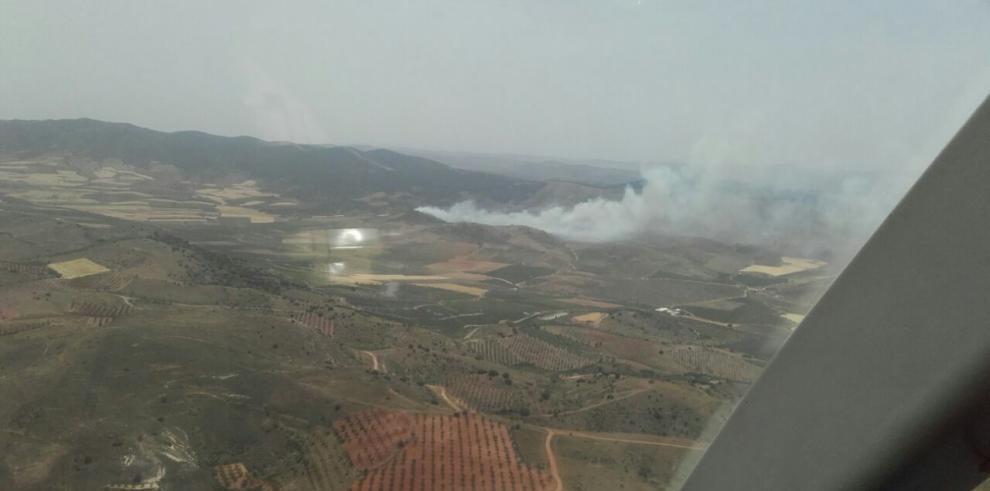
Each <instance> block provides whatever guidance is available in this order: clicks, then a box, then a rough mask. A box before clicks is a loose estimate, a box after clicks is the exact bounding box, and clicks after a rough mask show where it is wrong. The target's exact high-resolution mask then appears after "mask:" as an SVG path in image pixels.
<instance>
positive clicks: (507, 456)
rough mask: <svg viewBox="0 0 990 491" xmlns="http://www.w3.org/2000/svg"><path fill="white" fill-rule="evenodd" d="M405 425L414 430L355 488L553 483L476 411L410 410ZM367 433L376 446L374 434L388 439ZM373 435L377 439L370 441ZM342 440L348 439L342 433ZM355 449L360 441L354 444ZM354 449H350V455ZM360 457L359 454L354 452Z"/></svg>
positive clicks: (540, 486)
mask: <svg viewBox="0 0 990 491" xmlns="http://www.w3.org/2000/svg"><path fill="white" fill-rule="evenodd" d="M411 419H412V421H411V423H412V424H411V425H410V426H409V428H408V429H409V431H410V432H411V433H412V434H414V435H415V437H414V438H411V439H410V440H409V441H407V442H405V443H404V444H403V445H402V446H401V448H399V447H398V446H396V449H397V450H398V451H397V453H396V454H395V455H394V456H392V458H391V459H389V460H388V461H386V462H383V463H381V464H380V466H379V467H377V468H376V469H375V470H373V471H371V472H369V473H367V474H366V475H365V476H364V478H362V479H361V480H360V481H359V482H357V483H355V484H354V486H353V487H352V489H355V490H386V489H397V490H414V489H482V490H500V489H519V490H525V491H533V490H551V489H555V488H556V483H555V481H554V478H553V477H552V476H551V475H549V473H547V472H545V471H541V470H539V469H536V468H534V467H532V466H529V465H526V464H524V463H522V462H521V461H520V459H519V457H518V455H517V454H516V452H515V449H514V446H513V442H512V439H511V437H510V435H509V431H508V428H507V427H506V426H505V425H504V424H501V423H498V422H496V421H494V420H491V419H488V418H485V417H483V416H480V415H478V414H476V413H460V414H455V415H451V416H447V415H426V414H417V415H414V416H411ZM388 428H389V429H387V430H386V433H383V434H380V435H376V436H375V437H368V438H365V441H366V442H368V444H369V445H371V446H372V447H374V448H378V447H377V446H376V445H378V444H379V443H378V442H377V440H376V439H377V438H384V439H385V440H386V441H390V439H389V437H388V433H391V432H393V431H394V430H391V429H390V428H391V426H390V427H388ZM372 440H375V441H374V442H372ZM345 442H346V443H345V445H347V444H348V443H350V441H349V440H348V439H347V438H346V437H345ZM356 448H357V449H359V451H362V450H363V449H364V446H363V445H358V446H356ZM355 455H362V454H352V459H354V458H355V457H354V456H355ZM357 458H358V459H360V458H361V457H357Z"/></svg>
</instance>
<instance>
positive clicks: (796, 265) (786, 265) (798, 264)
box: [739, 257, 827, 276]
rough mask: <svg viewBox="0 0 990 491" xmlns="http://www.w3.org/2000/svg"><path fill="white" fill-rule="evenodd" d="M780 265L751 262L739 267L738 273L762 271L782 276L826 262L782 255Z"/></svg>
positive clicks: (817, 266) (820, 265)
mask: <svg viewBox="0 0 990 491" xmlns="http://www.w3.org/2000/svg"><path fill="white" fill-rule="evenodd" d="M781 262H782V263H783V264H781V265H780V266H766V265H763V264H752V265H749V266H746V267H745V268H743V269H740V270H739V272H740V273H762V274H767V275H770V276H783V275H785V274H792V273H798V272H801V271H808V270H811V269H817V268H820V267H822V266H825V264H827V263H826V262H825V261H818V260H816V259H804V258H800V257H783V258H781Z"/></svg>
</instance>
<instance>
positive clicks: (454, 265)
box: [426, 256, 508, 273]
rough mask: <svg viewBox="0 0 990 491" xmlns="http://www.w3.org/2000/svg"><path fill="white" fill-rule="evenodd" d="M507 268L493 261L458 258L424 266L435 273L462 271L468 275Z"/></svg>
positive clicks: (504, 264)
mask: <svg viewBox="0 0 990 491" xmlns="http://www.w3.org/2000/svg"><path fill="white" fill-rule="evenodd" d="M504 266H508V264H506V263H497V262H494V261H483V260H476V259H470V258H467V257H464V256H458V257H455V258H453V259H449V260H447V261H444V262H442V263H433V264H430V265H427V266H426V269H429V270H430V271H435V272H437V273H448V272H452V271H464V272H469V273H488V272H490V271H495V270H496V269H499V268H501V267H504Z"/></svg>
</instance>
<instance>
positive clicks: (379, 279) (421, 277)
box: [333, 273, 448, 285]
mask: <svg viewBox="0 0 990 491" xmlns="http://www.w3.org/2000/svg"><path fill="white" fill-rule="evenodd" d="M446 279H448V278H447V277H446V276H435V275H425V274H418V275H417V274H414V275H406V274H368V273H355V274H349V275H341V276H335V277H334V278H333V280H334V281H336V282H340V283H355V284H362V285H380V284H382V283H388V282H391V281H404V282H413V281H441V280H446Z"/></svg>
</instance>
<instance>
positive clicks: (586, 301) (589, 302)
mask: <svg viewBox="0 0 990 491" xmlns="http://www.w3.org/2000/svg"><path fill="white" fill-rule="evenodd" d="M560 301H561V302H564V303H570V304H574V305H583V306H585V307H597V308H599V309H615V308H619V307H621V305H619V304H615V303H608V302H603V301H601V300H594V299H590V298H578V297H575V298H562V299H560Z"/></svg>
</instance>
